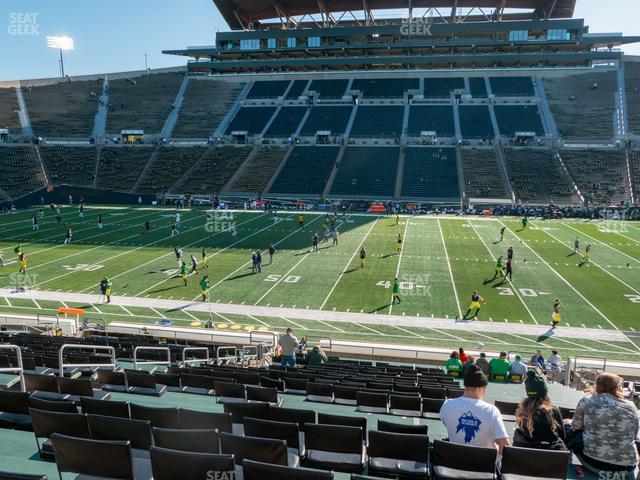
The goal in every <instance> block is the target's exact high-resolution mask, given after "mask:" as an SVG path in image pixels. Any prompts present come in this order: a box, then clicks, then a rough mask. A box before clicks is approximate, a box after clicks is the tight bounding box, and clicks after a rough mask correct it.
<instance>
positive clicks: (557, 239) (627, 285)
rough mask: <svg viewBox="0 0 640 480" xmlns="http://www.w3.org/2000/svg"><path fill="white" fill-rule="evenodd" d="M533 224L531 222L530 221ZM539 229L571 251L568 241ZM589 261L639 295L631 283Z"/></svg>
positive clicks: (638, 291)
mask: <svg viewBox="0 0 640 480" xmlns="http://www.w3.org/2000/svg"><path fill="white" fill-rule="evenodd" d="M531 223H532V224H533V222H531ZM540 230H542V231H543V232H544V233H546V234H547V235H549V236H550V237H551V238H553V239H554V240H555V241H556V242H558V243H560V244H561V245H564V246H565V247H567V248H568V249H569V250H571V251H573V247H572V246H571V245H569V244H568V243H564V242H563V241H562V240H560V239H559V238H558V237H556V236H555V235H553V234H551V233H549V232H548V231H546V230H544V229H542V228H540ZM589 263H591V265H595V266H596V267H598V268H599V269H600V270H602V271H603V272H604V273H606V274H607V275H609V276H611V277H612V278H614V279H616V280H617V281H618V282H620V283H621V284H623V285H624V286H625V287H627V288H628V289H629V290H631V291H632V292H634V293H635V294H637V295H640V290H636V289H635V288H633V287H632V286H631V285H629V284H628V283H627V282H625V281H624V280H622V279H620V278H618V277H616V276H615V275H614V274H613V273H611V272H610V271H609V270H607V269H606V268H603V267H601V266H600V265H599V264H597V263H596V262H594V261H593V260H590V261H589Z"/></svg>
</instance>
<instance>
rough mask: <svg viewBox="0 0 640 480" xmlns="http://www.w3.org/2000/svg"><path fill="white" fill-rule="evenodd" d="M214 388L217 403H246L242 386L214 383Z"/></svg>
mask: <svg viewBox="0 0 640 480" xmlns="http://www.w3.org/2000/svg"><path fill="white" fill-rule="evenodd" d="M214 388H215V394H216V401H217V402H218V403H244V402H246V401H247V396H246V391H245V386H244V385H243V384H238V383H230V382H218V381H216V382H215V387H214Z"/></svg>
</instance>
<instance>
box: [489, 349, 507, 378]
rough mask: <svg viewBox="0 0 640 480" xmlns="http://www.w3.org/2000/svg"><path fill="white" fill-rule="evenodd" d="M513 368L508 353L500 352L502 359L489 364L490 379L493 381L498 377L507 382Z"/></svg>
mask: <svg viewBox="0 0 640 480" xmlns="http://www.w3.org/2000/svg"><path fill="white" fill-rule="evenodd" d="M510 368H511V362H510V361H509V360H507V353H506V352H500V358H494V359H492V360H491V361H490V362H489V379H490V380H493V379H495V378H496V377H503V379H504V380H506V379H507V378H508V376H509V369H510Z"/></svg>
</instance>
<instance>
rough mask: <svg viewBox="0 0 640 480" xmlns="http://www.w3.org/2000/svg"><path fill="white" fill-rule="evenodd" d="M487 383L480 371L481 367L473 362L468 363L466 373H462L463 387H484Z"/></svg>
mask: <svg viewBox="0 0 640 480" xmlns="http://www.w3.org/2000/svg"><path fill="white" fill-rule="evenodd" d="M487 385H489V381H488V380H487V377H486V376H485V374H484V373H483V372H482V369H481V368H480V367H479V366H477V365H476V364H475V363H474V364H473V365H470V366H469V368H468V369H467V373H465V374H464V386H465V387H472V388H473V387H486V386H487Z"/></svg>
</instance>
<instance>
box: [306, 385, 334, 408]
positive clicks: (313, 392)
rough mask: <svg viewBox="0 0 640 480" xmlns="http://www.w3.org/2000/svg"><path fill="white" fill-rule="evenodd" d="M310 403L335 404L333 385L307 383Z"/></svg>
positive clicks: (307, 397)
mask: <svg viewBox="0 0 640 480" xmlns="http://www.w3.org/2000/svg"><path fill="white" fill-rule="evenodd" d="M306 399H307V401H308V402H319V403H333V384H332V383H317V382H308V383H307V396H306Z"/></svg>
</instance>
